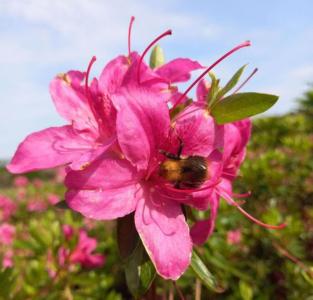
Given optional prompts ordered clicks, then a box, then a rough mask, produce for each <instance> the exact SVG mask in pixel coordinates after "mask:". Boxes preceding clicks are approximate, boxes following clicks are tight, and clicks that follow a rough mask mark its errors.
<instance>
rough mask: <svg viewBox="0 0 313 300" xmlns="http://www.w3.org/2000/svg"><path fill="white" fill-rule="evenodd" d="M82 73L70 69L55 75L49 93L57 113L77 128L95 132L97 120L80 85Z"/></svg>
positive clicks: (82, 78) (82, 77)
mask: <svg viewBox="0 0 313 300" xmlns="http://www.w3.org/2000/svg"><path fill="white" fill-rule="evenodd" d="M84 77H85V76H84V74H83V73H81V72H79V71H70V72H68V73H67V74H64V75H62V76H57V77H56V78H54V79H53V80H52V82H51V83H50V94H51V97H52V99H53V102H54V104H55V106H56V109H57V111H58V113H59V114H60V115H61V116H62V117H63V118H65V119H66V120H67V121H69V122H70V123H72V124H73V126H74V127H75V128H76V129H78V130H83V129H88V130H91V131H93V132H94V133H95V134H96V132H97V122H96V120H95V119H94V116H93V113H92V111H91V109H90V107H89V104H88V99H87V97H86V96H85V91H84V89H83V88H82V86H81V83H82V81H83V80H84Z"/></svg>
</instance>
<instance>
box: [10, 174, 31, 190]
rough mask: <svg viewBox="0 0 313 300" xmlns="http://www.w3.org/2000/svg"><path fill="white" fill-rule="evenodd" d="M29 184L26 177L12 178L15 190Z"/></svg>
mask: <svg viewBox="0 0 313 300" xmlns="http://www.w3.org/2000/svg"><path fill="white" fill-rule="evenodd" d="M28 183H29V180H28V178H27V177H26V176H17V177H15V178H14V181H13V184H14V186H16V187H17V188H21V187H26V186H27V185H28Z"/></svg>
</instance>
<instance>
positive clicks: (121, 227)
mask: <svg viewBox="0 0 313 300" xmlns="http://www.w3.org/2000/svg"><path fill="white" fill-rule="evenodd" d="M138 242H139V236H138V233H137V230H136V227H135V223H134V214H133V213H132V214H129V215H127V216H125V217H123V218H119V219H118V220H117V244H118V250H119V253H120V256H121V258H122V260H126V259H128V258H129V256H130V255H132V253H133V252H134V250H135V248H136V247H137V245H138Z"/></svg>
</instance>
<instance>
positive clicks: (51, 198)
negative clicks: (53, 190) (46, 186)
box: [47, 194, 61, 205]
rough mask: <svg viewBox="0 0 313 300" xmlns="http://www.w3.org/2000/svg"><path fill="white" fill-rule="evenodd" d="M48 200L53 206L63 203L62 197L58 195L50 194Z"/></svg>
mask: <svg viewBox="0 0 313 300" xmlns="http://www.w3.org/2000/svg"><path fill="white" fill-rule="evenodd" d="M47 200H48V202H49V203H50V204H51V205H55V204H57V203H58V202H60V201H61V199H60V197H59V196H58V195H56V194H48V196H47Z"/></svg>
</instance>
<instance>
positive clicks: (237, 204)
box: [218, 189, 286, 229]
mask: <svg viewBox="0 0 313 300" xmlns="http://www.w3.org/2000/svg"><path fill="white" fill-rule="evenodd" d="M218 194H219V195H220V196H221V197H223V198H224V199H225V200H226V201H227V202H228V203H230V204H232V205H233V206H235V207H236V208H237V209H238V210H239V211H240V212H241V213H242V214H243V215H244V216H245V217H247V218H248V219H249V220H251V221H253V222H254V223H256V224H258V225H260V226H262V227H264V228H267V229H283V228H285V227H286V224H285V223H282V224H280V225H270V224H266V223H263V222H262V221H260V220H258V219H256V218H255V217H253V216H251V215H250V214H249V213H248V212H246V211H245V210H244V209H243V208H242V207H241V206H240V204H239V203H237V202H236V201H235V200H234V199H233V198H232V197H231V196H230V195H229V194H228V193H226V191H223V190H220V189H219V190H218Z"/></svg>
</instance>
